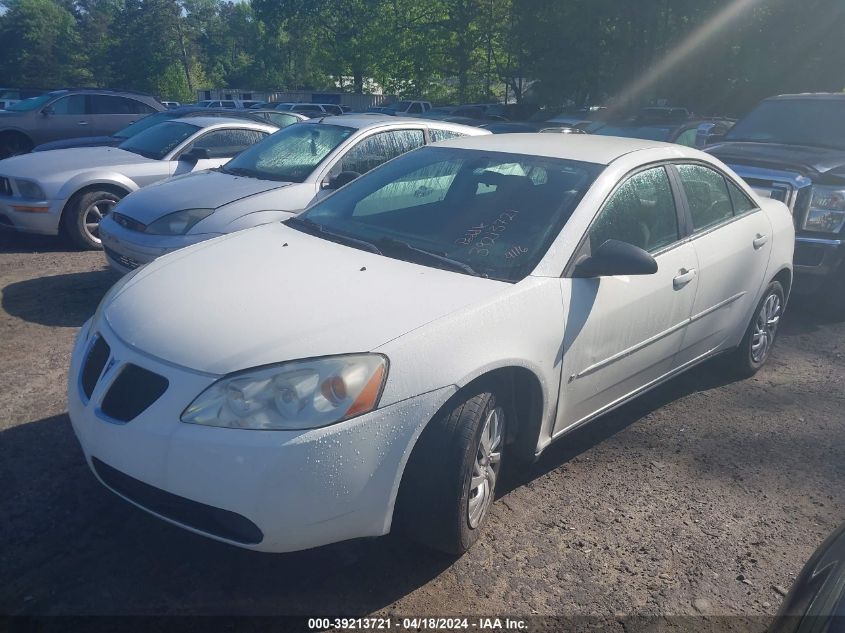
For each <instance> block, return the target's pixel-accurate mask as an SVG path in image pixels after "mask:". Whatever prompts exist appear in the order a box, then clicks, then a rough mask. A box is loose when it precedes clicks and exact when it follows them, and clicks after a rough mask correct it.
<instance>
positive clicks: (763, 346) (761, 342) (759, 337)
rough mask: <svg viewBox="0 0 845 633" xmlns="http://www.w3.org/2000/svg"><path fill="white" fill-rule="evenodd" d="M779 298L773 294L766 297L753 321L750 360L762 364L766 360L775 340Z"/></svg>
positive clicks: (778, 320)
mask: <svg viewBox="0 0 845 633" xmlns="http://www.w3.org/2000/svg"><path fill="white" fill-rule="evenodd" d="M781 308H782V304H781V300H780V296H778V295H777V294H775V293H772V294H770V295H769V296H768V297H766V300H765V301H764V302H763V305H762V306H760V311H759V312H758V313H757V318H756V319H755V320H754V332H753V333H752V335H751V360H753V361H754V362H755V363H758V364H759V363H762V362H763V361H764V360H766V357H767V356H768V355H769V352H770V351H771V349H772V343H773V342H774V340H775V334H776V333H777V329H778V324H779V323H780V316H781Z"/></svg>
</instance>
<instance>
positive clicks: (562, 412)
mask: <svg viewBox="0 0 845 633" xmlns="http://www.w3.org/2000/svg"><path fill="white" fill-rule="evenodd" d="M676 199H677V188H676V187H674V186H673V185H672V182H671V180H670V177H669V172H668V171H667V167H665V166H663V165H660V166H651V167H647V168H645V169H643V170H640V171H638V172H636V173H634V174H632V175H630V176H627V177H626V178H624V179H623V180H622V181H621V182H620V184H619V185H618V186H617V188H616V189H615V191H614V192H613V193H612V194H611V195H610V196H609V198H608V199H607V201H606V202H605V204H604V206H603V207H602V209H601V210H600V211H599V213H598V214H597V215H596V218H595V219H594V220H593V223H592V225H591V226H590V228H589V230H588V234H587V237H586V239H585V241H584V243H583V245H582V246H581V248H580V249H579V251H578V253H577V255H576V257H575V259H574V261H577V260H578V259H580V258H581V257H582V256H583V255H588V254H589V253H591V252H592V251H593V250H595V249H596V248H598V247H599V246H601V245H602V244H603V243H604V242H605V241H607V240H609V239H615V240H620V241H623V242H627V243H628V244H633V245H634V246H637V247H639V248H642V249H643V250H645V251H647V252H648V253H650V254H651V255H652V256H653V257H654V259H655V260H656V261H657V272H656V273H655V274H652V275H635V276H615V277H600V278H594V279H579V278H570V277H568V275H564V278H563V279H562V280H561V281H562V291H563V302H564V305H565V306H566V309H567V312H568V316H567V321H566V329H565V332H564V341H563V358H562V375H561V388H560V394H559V402H558V414H557V419H556V422H555V428H554V433H555V434H560V433H563V432H564V431H566V430H567V429H571V428H574V427H576V426H578V425H580V424H581V423H582V422H585V421H587V420H589V419H591V418H592V417H594V416H595V415H598V414H599V413H601V412H603V411H605V410H607V409H608V408H609V407H611V406H613V405H615V404H617V403H619V402H621V401H622V400H624V399H626V398H628V397H630V396H633V395H635V394H636V393H637V392H639V391H640V390H642V389H644V388H645V387H647V386H649V385H650V384H652V383H654V382H656V381H658V380H660V379H661V378H662V377H664V376H666V375H667V374H669V373H670V372H672V371H673V370H674V368H675V367H676V356H677V353H678V351H679V350H680V348H681V343H682V341H683V337H684V328H685V327H686V325H687V324H688V322H689V317H690V313H691V312H692V307H693V302H694V300H695V294H696V287H697V285H698V278H697V276H696V275H695V272H694V271H695V269H696V267H697V265H698V264H697V261H696V254H695V249H694V248H693V246H692V245H691V244H690V243H689V241H688V240H687V239H686V237H685V235H686V232H685V226H684V224H683V222H682V219H683V216H682V214H681V213H680V209H679V208H678V206H677V203H676Z"/></svg>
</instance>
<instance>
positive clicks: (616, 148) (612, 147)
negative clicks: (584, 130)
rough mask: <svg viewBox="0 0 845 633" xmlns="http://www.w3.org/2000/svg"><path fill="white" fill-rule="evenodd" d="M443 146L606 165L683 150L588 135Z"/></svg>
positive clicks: (493, 138)
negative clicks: (638, 153)
mask: <svg viewBox="0 0 845 633" xmlns="http://www.w3.org/2000/svg"><path fill="white" fill-rule="evenodd" d="M438 145H440V146H444V147H459V148H464V149H474V150H486V151H490V152H506V153H509V154H528V155H535V156H545V157H548V158H563V159H567V160H579V161H583V162H587V163H596V164H600V165H607V164H609V163H611V162H613V161H614V160H616V159H617V158H619V157H620V156H623V155H625V154H630V153H631V152H636V151H639V150H644V149H659V148H665V149H674V150H676V151H677V150H679V149H684V148H679V146H678V145H673V144H671V143H661V142H660V141H648V140H644V139H639V138H622V137H618V136H592V135H589V134H534V133H527V134H495V135H485V136H462V137H460V138H455V139H450V140H448V141H442V142H441V143H438Z"/></svg>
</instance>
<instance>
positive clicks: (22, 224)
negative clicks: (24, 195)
mask: <svg viewBox="0 0 845 633" xmlns="http://www.w3.org/2000/svg"><path fill="white" fill-rule="evenodd" d="M64 204H65V201H64V200H42V201H33V200H23V199H21V198H10V197H5V196H4V197H0V227H4V228H7V229H14V230H16V231H21V232H22V233H36V234H38V235H58V234H59V221H60V220H61V217H62V209H64Z"/></svg>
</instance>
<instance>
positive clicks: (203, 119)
mask: <svg viewBox="0 0 845 633" xmlns="http://www.w3.org/2000/svg"><path fill="white" fill-rule="evenodd" d="M170 120H171V121H178V122H179V123H188V124H189V125H196V126H197V127H201V128H206V127H212V126H215V125H249V126H253V125H255V126H265V127H270V128H274V127H276V126H275V125H273V124H272V123H270V122H266V123H264V122H261V121H253V120H250V119H246V118H241V117H225V116H192V117H176V118H174V119H170Z"/></svg>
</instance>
